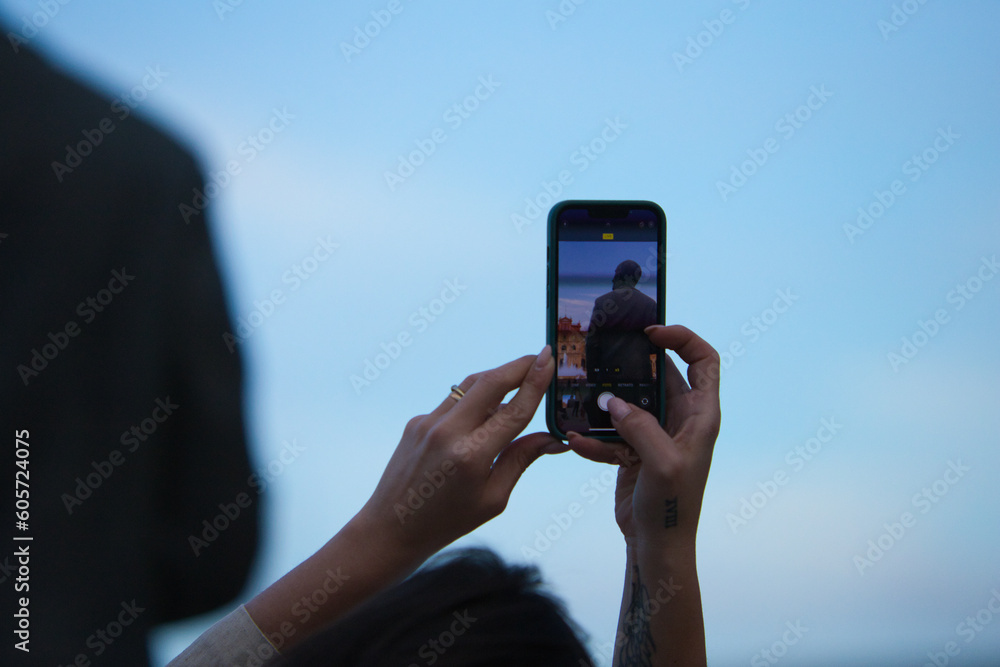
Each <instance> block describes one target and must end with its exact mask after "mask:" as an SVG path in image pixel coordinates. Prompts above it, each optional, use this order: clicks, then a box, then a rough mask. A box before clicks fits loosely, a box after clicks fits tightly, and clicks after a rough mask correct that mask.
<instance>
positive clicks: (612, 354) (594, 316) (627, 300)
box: [586, 259, 656, 382]
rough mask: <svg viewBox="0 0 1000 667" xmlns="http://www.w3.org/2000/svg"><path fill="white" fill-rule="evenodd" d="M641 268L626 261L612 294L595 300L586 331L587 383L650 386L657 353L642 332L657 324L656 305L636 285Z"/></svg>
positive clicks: (621, 266) (620, 265) (613, 281)
mask: <svg viewBox="0 0 1000 667" xmlns="http://www.w3.org/2000/svg"><path fill="white" fill-rule="evenodd" d="M641 277H642V268H640V266H639V265H638V264H637V263H636V262H634V261H632V260H630V259H626V260H625V261H623V262H622V263H621V264H619V265H618V267H617V268H616V269H615V275H614V278H613V279H612V281H611V291H610V292H607V293H605V294H602V295H601V296H599V297H597V298H596V299H595V300H594V310H593V312H592V313H591V316H590V325H589V326H588V327H587V342H586V349H587V381H588V382H615V381H624V382H649V381H651V380H652V379H653V366H652V364H651V363H650V359H649V357H650V355H652V354H655V353H656V348H655V347H653V346H652V345H651V344H650V342H649V338H648V337H647V336H646V334H645V333H643V329H645V328H646V327H648V326H649V325H651V324H656V301H654V300H653V299H651V298H649V297H648V296H646V295H645V294H643V293H642V292H640V291H639V290H638V289H636V287H635V286H636V285H637V284H638V282H639V279H640V278H641Z"/></svg>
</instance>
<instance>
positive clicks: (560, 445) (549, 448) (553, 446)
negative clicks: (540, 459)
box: [542, 440, 569, 454]
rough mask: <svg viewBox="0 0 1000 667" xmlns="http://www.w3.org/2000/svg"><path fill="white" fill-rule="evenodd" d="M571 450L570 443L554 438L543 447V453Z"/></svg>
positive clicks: (558, 452)
mask: <svg viewBox="0 0 1000 667" xmlns="http://www.w3.org/2000/svg"><path fill="white" fill-rule="evenodd" d="M568 451H569V445H567V444H566V443H564V442H559V441H558V440H553V441H552V442H550V443H549V444H547V445H545V446H544V447H542V454H562V453H563V452H568Z"/></svg>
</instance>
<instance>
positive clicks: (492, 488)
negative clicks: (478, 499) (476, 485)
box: [486, 433, 569, 506]
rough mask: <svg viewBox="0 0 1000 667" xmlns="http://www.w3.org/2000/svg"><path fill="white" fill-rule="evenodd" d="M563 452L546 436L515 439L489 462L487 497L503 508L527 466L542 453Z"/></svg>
mask: <svg viewBox="0 0 1000 667" xmlns="http://www.w3.org/2000/svg"><path fill="white" fill-rule="evenodd" d="M566 451H569V447H568V446H567V445H565V444H563V442H562V441H561V440H558V439H556V438H554V437H552V436H551V435H549V434H548V433H532V434H530V435H526V436H524V437H522V438H518V439H517V440H515V441H514V442H512V443H510V444H509V445H507V447H506V448H504V450H503V451H502V452H500V455H499V456H497V459H496V461H494V462H493V470H492V471H491V472H490V481H489V483H488V486H487V490H486V494H487V496H489V497H490V498H491V499H493V500H495V501H497V502H500V501H501V500H502V505H501V506H506V504H507V499H508V498H510V494H511V492H513V490H514V486H515V485H516V484H517V480H519V479H521V475H522V474H524V471H525V470H527V469H528V466H530V465H531V464H532V463H534V462H535V461H537V460H538V459H539V457H541V456H542V455H543V454H559V453H562V452H566Z"/></svg>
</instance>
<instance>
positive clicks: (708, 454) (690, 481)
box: [569, 326, 721, 549]
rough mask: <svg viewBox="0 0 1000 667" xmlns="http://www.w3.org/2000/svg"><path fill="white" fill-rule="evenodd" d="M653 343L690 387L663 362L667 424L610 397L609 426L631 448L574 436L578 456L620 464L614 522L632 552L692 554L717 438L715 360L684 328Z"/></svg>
mask: <svg viewBox="0 0 1000 667" xmlns="http://www.w3.org/2000/svg"><path fill="white" fill-rule="evenodd" d="M646 333H647V335H648V336H649V339H650V341H651V342H652V343H653V344H654V345H656V346H658V347H661V348H664V349H668V350H673V351H674V352H676V353H677V354H678V355H679V356H680V358H681V359H682V360H684V362H686V363H687V364H688V369H687V380H685V379H684V376H682V375H681V373H680V371H679V370H678V369H677V367H676V366H675V365H674V363H673V361H672V360H671V359H670V357H667V359H666V378H665V380H666V381H665V386H666V422H665V424H663V425H662V426H661V425H660V424H659V423H657V421H656V418H655V417H654V416H653V415H652V414H650V413H649V412H647V411H646V410H643V409H641V408H639V407H637V406H635V405H631V404H629V403H626V402H625V401H623V400H621V399H620V398H613V399H612V400H611V401H609V403H608V411H609V412H610V413H611V423H612V425H613V426H614V427H615V428H616V429H617V430H618V433H619V434H621V436H622V438H623V439H624V440H625V442H626V443H628V444H622V443H608V442H602V441H598V440H594V439H592V438H586V437H584V436H581V435H578V434H576V433H573V434H571V435H570V438H569V446H570V448H571V449H573V450H574V451H576V452H577V453H578V454H580V455H582V456H584V457H586V458H588V459H592V460H594V461H601V462H605V463H618V464H619V465H620V467H619V470H618V485H617V489H616V492H615V518H616V519H617V521H618V525H619V527H620V528H621V530H622V533H623V534H624V536H625V540H626V542H627V543H628V544H629V545H630V546H632V547H641V546H652V547H654V548H657V549H659V548H671V549H672V548H678V547H680V548H688V547H689V548H691V549H693V548H694V542H695V535H696V533H697V530H698V518H699V516H700V514H701V503H702V498H703V496H704V492H705V484H706V482H707V481H708V471H709V467H710V466H711V463H712V451H713V449H714V446H715V439H716V437H717V436H718V434H719V425H720V422H721V413H720V407H719V371H720V361H719V355H718V353H717V352H716V351H715V349H714V348H712V346H711V345H709V344H708V343H706V342H705V341H704V340H702V339H701V338H700V337H698V336H697V335H695V334H694V333H693V332H692V331H691V330H689V329H687V328H686V327H683V326H651V327H648V328H647V329H646Z"/></svg>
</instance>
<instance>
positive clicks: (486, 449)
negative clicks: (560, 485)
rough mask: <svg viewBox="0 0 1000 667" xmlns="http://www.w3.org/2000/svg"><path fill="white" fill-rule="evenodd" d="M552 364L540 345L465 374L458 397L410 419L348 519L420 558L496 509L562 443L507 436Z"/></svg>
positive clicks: (538, 394)
mask: <svg viewBox="0 0 1000 667" xmlns="http://www.w3.org/2000/svg"><path fill="white" fill-rule="evenodd" d="M554 369H555V364H554V362H553V360H552V351H551V349H550V348H549V347H548V346H546V347H545V348H544V349H543V350H542V352H541V353H540V354H539V355H538V356H537V357H531V356H527V357H521V358H520V359H517V360H515V361H512V362H510V363H507V364H504V365H503V366H500V367H499V368H494V369H493V370H489V371H484V372H482V373H476V374H474V375H470V376H469V377H467V378H466V379H465V380H463V381H462V383H461V384H460V385H459V388H460V389H461V390H462V391H463V392H464V394H465V395H464V396H463V397H462V398H460V399H458V400H456V399H455V398H454V395H450V396H447V397H446V398H445V399H444V400H443V401H442V402H441V404H440V405H438V407H437V408H436V409H435V410H434V411H433V412H431V413H430V414H428V415H421V416H419V417H414V418H413V419H411V420H410V422H409V423H408V424H407V425H406V429H405V430H404V431H403V437H402V439H401V440H400V442H399V446H398V447H397V448H396V451H395V453H394V454H393V456H392V459H391V460H390V461H389V464H388V466H386V469H385V472H384V473H383V474H382V479H381V480H380V481H379V483H378V486H377V488H376V489H375V493H374V494H372V497H371V499H370V500H369V501H368V503H367V504H366V505H365V506H364V508H363V509H362V510H361V512H359V513H358V516H357V517H355V519H354V521H355V522H359V523H361V524H362V525H365V526H368V527H369V529H370V530H376V531H379V533H380V534H381V535H382V536H383V537H385V538H389V539H391V540H392V541H393V542H394V543H395V544H396V545H397V548H399V549H402V550H403V551H404V553H409V554H412V555H413V556H414V557H415V558H420V559H423V558H426V557H428V556H430V555H431V554H433V553H434V552H436V551H437V550H439V549H441V548H442V547H444V546H446V545H448V544H450V543H451V542H453V541H454V540H456V539H457V538H459V537H461V536H462V535H465V534H466V533H469V532H471V531H472V530H474V529H476V528H478V527H479V526H480V525H482V524H484V523H486V522H487V521H489V520H490V519H492V518H493V517H495V516H497V515H498V514H500V513H501V512H502V511H503V510H504V508H505V507H506V506H507V501H508V499H509V498H510V494H511V491H512V490H513V489H514V485H515V484H516V483H517V480H518V479H519V478H520V476H521V474H522V473H523V472H524V471H525V470H526V469H527V467H528V466H529V465H531V463H532V462H533V461H535V460H536V459H537V458H538V457H539V456H541V455H542V454H544V453H556V452H562V451H567V449H568V448H567V447H566V446H565V445H563V444H562V443H561V442H560V441H559V440H557V439H555V438H554V437H552V436H551V435H549V434H547V433H532V434H531V435H527V436H524V437H522V438H518V439H517V440H515V439H514V438H516V437H517V436H518V434H520V433H521V431H522V430H524V427H525V426H527V425H528V422H529V421H531V418H532V417H533V416H534V414H535V410H536V409H537V408H538V404H539V402H540V401H541V400H542V397H543V396H544V395H545V391H546V389H547V388H548V386H549V382H550V381H551V379H552V373H553V371H554ZM515 389H517V394H516V395H515V396H514V397H513V398H512V399H511V401H510V402H509V403H507V404H501V401H503V398H504V396H506V395H507V394H508V393H509V392H510V391H513V390H515Z"/></svg>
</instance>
